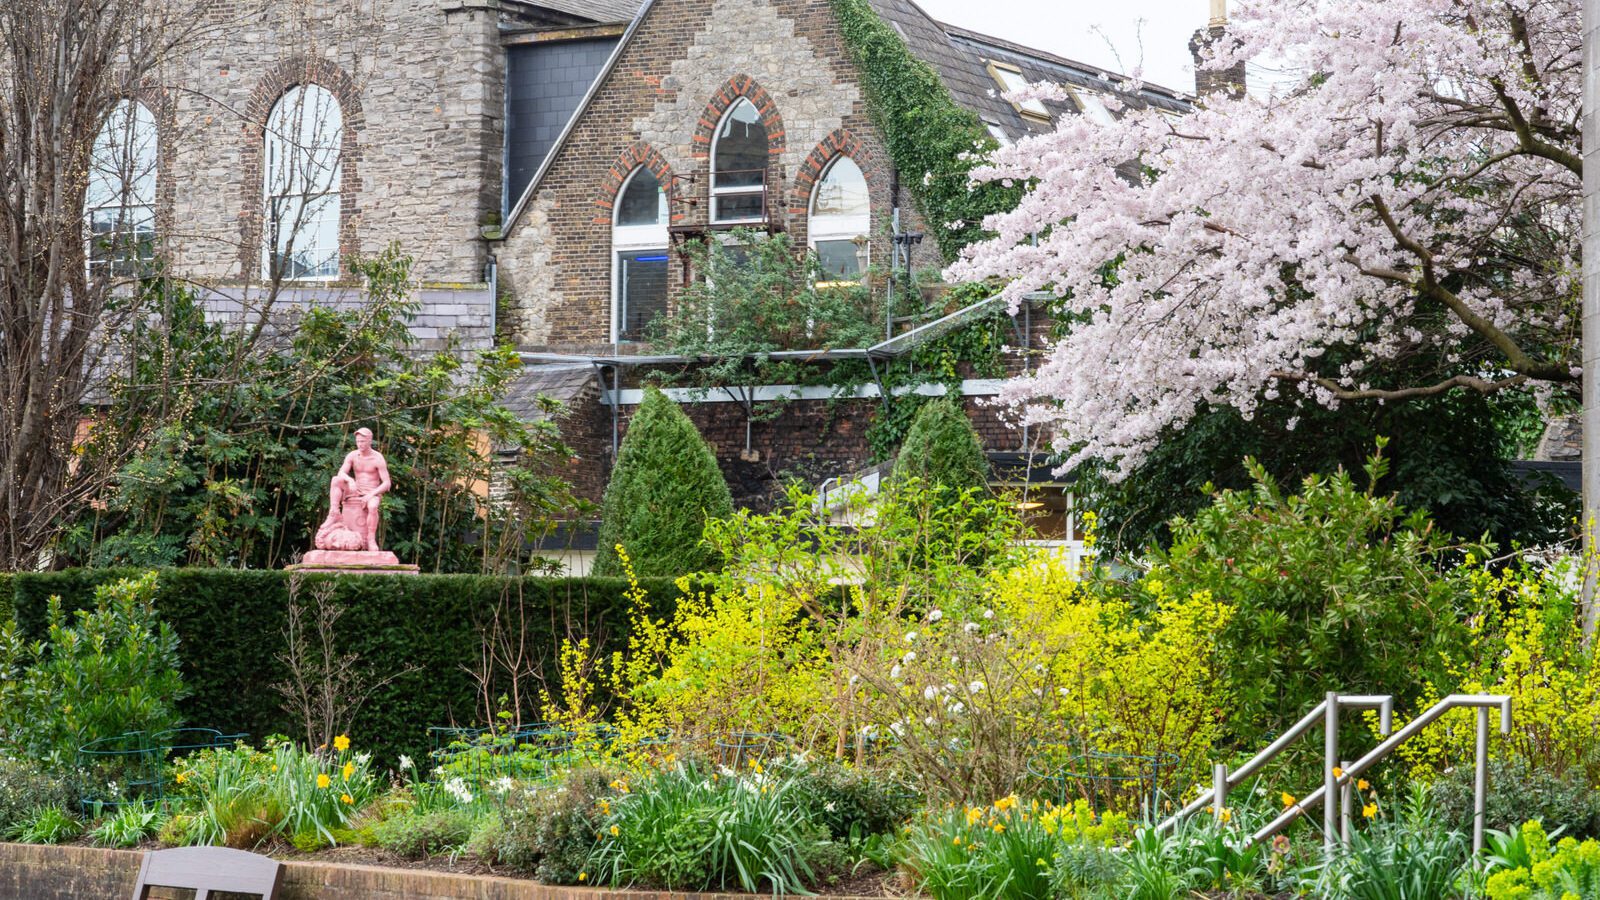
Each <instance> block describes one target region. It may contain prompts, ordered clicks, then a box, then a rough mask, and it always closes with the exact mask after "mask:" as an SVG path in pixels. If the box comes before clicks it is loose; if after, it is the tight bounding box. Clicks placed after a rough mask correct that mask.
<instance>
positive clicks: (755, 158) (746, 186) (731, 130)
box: [711, 97, 768, 224]
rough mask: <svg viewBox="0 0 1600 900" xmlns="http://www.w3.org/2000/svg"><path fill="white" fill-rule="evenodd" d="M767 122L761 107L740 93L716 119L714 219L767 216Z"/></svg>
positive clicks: (738, 220) (756, 219) (736, 220)
mask: <svg viewBox="0 0 1600 900" xmlns="http://www.w3.org/2000/svg"><path fill="white" fill-rule="evenodd" d="M767 152H768V148H767V126H766V125H765V124H764V123H763V122H762V121H761V111H760V110H758V109H756V105H755V104H754V103H751V102H750V101H749V100H748V99H746V98H744V97H740V98H739V99H738V100H737V101H735V102H734V104H733V105H732V106H730V107H728V111H727V113H725V114H724V115H723V116H722V121H721V122H718V123H717V131H716V138H715V140H714V141H713V142H712V145H711V221H712V222H713V223H716V224H738V223H753V222H764V221H766V218H767V189H766V183H767Z"/></svg>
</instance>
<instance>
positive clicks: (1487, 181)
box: [950, 0, 1583, 474]
mask: <svg viewBox="0 0 1600 900" xmlns="http://www.w3.org/2000/svg"><path fill="white" fill-rule="evenodd" d="M1240 6H1241V8H1240V9H1239V11H1238V15H1237V17H1236V20H1235V21H1234V22H1233V23H1231V24H1230V31H1229V35H1228V39H1227V40H1223V41H1218V42H1215V48H1216V50H1215V53H1214V57H1213V59H1211V60H1210V62H1209V63H1208V65H1210V66H1214V67H1217V68H1218V69H1226V68H1228V67H1229V66H1231V65H1233V64H1234V63H1235V62H1237V61H1238V60H1241V59H1265V60H1272V61H1274V62H1275V63H1280V62H1281V64H1282V65H1284V66H1287V67H1290V68H1291V69H1292V70H1294V71H1297V72H1300V73H1302V75H1301V76H1300V77H1297V78H1292V79H1289V80H1288V81H1286V82H1284V83H1283V84H1282V85H1280V86H1279V87H1278V88H1276V89H1274V90H1267V91H1260V90H1258V91H1255V92H1252V93H1251V94H1250V95H1247V96H1242V97H1238V98H1231V97H1226V96H1212V97H1207V98H1205V99H1204V101H1203V107H1202V108H1200V109H1198V110H1197V111H1196V112H1195V113H1194V114H1193V115H1188V116H1183V117H1178V118H1174V117H1170V116H1167V115H1165V114H1163V113H1161V112H1159V111H1157V110H1154V109H1142V110H1132V109H1130V110H1126V111H1124V114H1123V115H1122V116H1121V118H1119V119H1118V120H1117V121H1116V122H1114V123H1111V124H1101V123H1098V122H1095V121H1093V120H1091V119H1090V117H1087V116H1074V117H1069V118H1065V119H1063V120H1062V121H1061V123H1060V124H1059V125H1058V127H1057V128H1056V129H1055V130H1054V131H1053V132H1051V133H1048V134H1043V135H1039V136H1036V137H1030V138H1027V139H1025V140H1022V141H1019V142H1017V143H1016V144H1015V145H1014V146H1012V147H1008V148H1003V149H1001V150H998V151H996V152H995V153H994V155H993V158H992V163H991V164H990V165H989V166H987V167H983V168H980V169H979V170H976V171H975V177H976V178H978V179H979V180H981V181H1000V182H1002V183H1018V184H1025V185H1028V186H1029V189H1028V191H1027V193H1026V195H1025V196H1024V198H1023V200H1022V201H1021V203H1020V204H1019V205H1018V207H1017V208H1016V209H1015V210H1014V211H1010V212H1003V213H998V214H995V215H991V216H989V217H988V218H987V219H986V220H985V224H986V226H987V227H988V228H989V229H991V230H992V231H993V232H994V233H995V236H994V237H993V238H992V239H991V240H988V241H986V242H984V243H981V244H978V245H974V246H973V247H970V248H968V250H967V251H965V253H964V254H963V259H962V260H961V261H960V262H958V263H957V264H956V265H955V266H953V267H952V270H951V273H950V274H951V275H953V276H955V277H959V278H963V279H977V278H984V277H990V276H1001V277H1004V278H1007V279H1009V284H1008V286H1007V288H1006V291H1007V294H1008V296H1009V297H1011V298H1012V300H1013V302H1018V301H1020V299H1021V297H1022V296H1023V295H1024V294H1025V293H1027V292H1029V291H1034V290H1040V289H1046V290H1051V291H1053V292H1054V293H1055V294H1056V296H1057V297H1059V298H1060V304H1061V310H1060V311H1061V313H1062V314H1063V317H1064V318H1065V319H1067V320H1070V321H1071V322H1072V324H1071V327H1070V331H1069V332H1068V333H1067V334H1066V335H1065V337H1064V338H1063V339H1062V340H1061V341H1060V342H1059V343H1058V344H1057V345H1056V347H1055V349H1054V351H1053V353H1052V354H1051V356H1050V358H1049V359H1048V360H1047V361H1046V362H1045V363H1044V364H1043V365H1041V366H1040V367H1039V369H1038V370H1037V371H1036V373H1035V374H1034V376H1033V377H1031V378H1029V379H1025V380H1022V381H1020V382H1018V383H1017V384H1015V385H1013V386H1012V387H1011V388H1010V391H1009V396H1010V397H1011V399H1013V400H1015V401H1018V402H1020V403H1022V404H1024V405H1026V406H1027V407H1028V408H1029V416H1030V417H1031V419H1032V421H1034V422H1036V423H1038V422H1042V423H1050V424H1052V425H1054V426H1057V430H1058V438H1057V449H1058V450H1059V451H1061V452H1063V453H1065V454H1066V461H1067V463H1068V464H1075V463H1077V462H1080V461H1083V460H1087V459H1100V460H1105V461H1110V462H1111V463H1112V465H1113V467H1114V470H1115V471H1116V472H1118V473H1121V474H1126V473H1128V472H1130V471H1132V469H1133V468H1134V467H1135V466H1136V465H1137V463H1138V461H1139V460H1140V458H1141V457H1143V456H1145V455H1146V454H1147V453H1149V452H1150V451H1151V450H1152V449H1154V448H1155V447H1156V446H1157V445H1158V444H1159V443H1160V441H1161V440H1162V439H1163V436H1164V435H1166V434H1168V433H1170V429H1172V428H1173V427H1177V426H1182V425H1183V424H1184V423H1186V422H1188V421H1189V420H1190V419H1191V418H1192V417H1193V416H1195V415H1196V414H1197V412H1199V411H1200V410H1203V409H1204V408H1206V407H1207V406H1208V405H1222V406H1231V407H1233V408H1235V409H1237V410H1238V411H1239V412H1240V413H1242V414H1243V415H1245V416H1250V415H1252V414H1253V413H1254V412H1255V410H1256V408H1257V407H1258V405H1260V404H1261V403H1263V402H1264V401H1270V400H1273V399H1276V398H1279V397H1288V398H1293V399H1295V400H1297V401H1299V402H1301V403H1303V404H1309V403H1318V404H1322V405H1324V406H1328V407H1335V406H1337V405H1338V404H1340V403H1343V402H1348V401H1352V400H1378V401H1393V400H1400V399H1406V398H1411V397H1416V396H1427V395H1436V394H1442V393H1446V392H1450V391H1461V390H1470V391H1477V392H1482V393H1492V392H1496V391H1502V390H1506V389H1508V388H1522V387H1524V386H1537V387H1539V388H1541V389H1544V390H1550V389H1559V390H1569V389H1571V388H1572V387H1573V386H1574V385H1575V384H1576V383H1577V380H1578V378H1579V369H1578V363H1579V357H1578V348H1577V342H1576V340H1575V332H1576V327H1577V326H1576V318H1575V309H1576V305H1577V291H1578V285H1579V268H1578V266H1579V249H1580V248H1579V223H1580V206H1579V202H1578V197H1579V190H1580V187H1581V180H1582V165H1581V161H1580V158H1579V155H1578V143H1579V131H1580V129H1579V117H1580V113H1581V109H1582V102H1581V101H1582V96H1581V95H1582V91H1581V80H1580V73H1581V71H1582V49H1583V47H1582V35H1581V32H1580V26H1579V23H1580V21H1581V16H1580V14H1579V13H1580V8H1579V4H1578V2H1577V0H1523V2H1504V0H1338V2H1333V0H1274V2H1270V3H1269V2H1252V3H1241V4H1240ZM1052 90H1053V89H1052V88H1049V87H1048V86H1038V87H1036V88H1034V89H1032V90H1031V91H1029V92H1024V94H1029V95H1042V94H1048V93H1050V92H1051V91H1052ZM1035 236H1037V242H1036V243H1035V240H1034V238H1035ZM1339 348H1346V349H1353V352H1350V353H1346V354H1336V351H1337V350H1338V349H1339ZM1332 355H1338V357H1339V358H1338V359H1330V356H1332ZM1429 356H1435V357H1437V359H1438V360H1439V362H1438V364H1437V365H1436V366H1432V367H1428V368H1425V369H1424V370H1423V371H1419V372H1416V373H1415V377H1414V379H1413V380H1410V381H1408V382H1406V383H1401V384H1383V383H1381V382H1382V379H1381V378H1380V377H1379V376H1380V375H1381V374H1382V373H1384V372H1387V371H1392V370H1393V368H1394V366H1395V364H1396V363H1400V362H1404V361H1406V360H1410V359H1416V358H1422V357H1429Z"/></svg>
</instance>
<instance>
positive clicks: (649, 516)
mask: <svg viewBox="0 0 1600 900" xmlns="http://www.w3.org/2000/svg"><path fill="white" fill-rule="evenodd" d="M732 512H733V497H732V495H730V494H729V493H728V483H727V482H726V481H724V480H723V478H722V472H721V470H719V469H718V468H717V458H716V457H715V456H713V455H712V453H711V448H710V447H709V446H708V445H707V444H706V442H705V439H704V438H702V437H701V436H700V432H699V431H696V430H695V427H694V423H693V422H690V421H689V417H688V416H686V415H684V414H683V410H681V409H679V408H678V404H676V403H673V402H672V401H671V400H669V399H667V396H666V395H665V394H663V393H661V392H660V391H659V390H656V389H655V388H647V389H646V390H645V394H644V402H643V403H641V404H640V405H639V410H638V412H636V413H634V416H633V419H632V420H631V421H630V422H629V423H628V433H627V435H625V436H624V437H623V439H622V446H621V447H620V448H618V450H617V464H616V467H615V468H613V469H612V470H611V482H610V483H609V484H607V485H606V495H605V499H604V500H603V501H602V502H601V506H600V548H599V552H598V554H596V556H595V561H594V570H593V574H595V575H610V576H616V575H621V574H623V572H622V561H621V560H620V559H619V558H618V557H617V550H616V547H617V545H618V544H621V545H622V546H623V548H624V549H625V550H626V551H627V553H628V557H629V559H630V560H631V561H632V563H633V570H634V573H635V574H637V575H639V576H640V577H646V576H652V575H661V576H677V575H685V574H688V573H690V572H698V571H702V570H705V569H710V568H712V567H714V566H715V565H716V564H717V559H716V556H715V555H714V554H713V553H712V552H711V550H710V548H708V547H707V546H706V545H705V544H703V543H701V541H700V536H701V533H702V531H703V530H704V529H705V523H706V519H708V518H722V517H725V516H728V515H731V514H732Z"/></svg>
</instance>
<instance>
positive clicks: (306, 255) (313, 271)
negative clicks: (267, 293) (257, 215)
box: [268, 194, 339, 278]
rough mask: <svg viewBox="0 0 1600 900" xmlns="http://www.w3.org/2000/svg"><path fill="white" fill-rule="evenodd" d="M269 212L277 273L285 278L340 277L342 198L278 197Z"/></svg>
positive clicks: (326, 196) (334, 196)
mask: <svg viewBox="0 0 1600 900" xmlns="http://www.w3.org/2000/svg"><path fill="white" fill-rule="evenodd" d="M270 209H271V215H272V219H271V221H270V222H269V223H268V225H269V227H270V229H271V236H272V239H273V240H272V247H273V251H274V252H273V259H272V265H273V267H274V269H276V270H280V271H281V273H282V275H283V277H284V278H332V277H334V276H336V275H338V274H339V195H337V194H323V195H321V196H317V197H299V196H290V197H277V198H274V199H273V201H272V204H271V207H270ZM272 274H274V273H273V272H272V271H269V272H268V276H269V277H271V275H272Z"/></svg>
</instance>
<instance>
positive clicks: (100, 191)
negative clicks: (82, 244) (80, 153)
mask: <svg viewBox="0 0 1600 900" xmlns="http://www.w3.org/2000/svg"><path fill="white" fill-rule="evenodd" d="M84 217H85V219H86V221H87V225H88V229H89V244H88V257H89V271H90V272H91V273H100V272H103V273H106V274H109V275H113V276H118V277H124V276H130V275H136V274H138V273H139V271H140V270H141V269H142V268H143V267H144V266H145V265H147V264H148V263H149V262H150V261H151V260H152V259H153V258H154V257H155V238H156V119H155V116H154V115H152V114H151V113H150V109H149V107H147V106H145V105H144V104H143V103H140V102H138V101H137V100H123V101H122V102H120V103H118V104H117V105H116V106H115V107H114V108H113V109H112V110H111V115H109V116H107V117H106V122H105V124H104V125H102V126H100V132H99V133H98V134H96V135H95V140H94V148H93V150H92V151H91V153H90V157H89V184H88V190H87V191H86V192H85V194H84Z"/></svg>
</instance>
